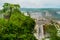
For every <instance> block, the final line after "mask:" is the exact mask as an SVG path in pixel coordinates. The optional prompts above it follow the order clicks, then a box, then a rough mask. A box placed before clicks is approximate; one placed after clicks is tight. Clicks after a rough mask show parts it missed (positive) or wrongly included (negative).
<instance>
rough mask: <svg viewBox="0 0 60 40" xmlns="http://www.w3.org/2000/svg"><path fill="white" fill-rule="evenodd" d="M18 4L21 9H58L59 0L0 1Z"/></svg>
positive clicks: (0, 1) (1, 1)
mask: <svg viewBox="0 0 60 40" xmlns="http://www.w3.org/2000/svg"><path fill="white" fill-rule="evenodd" d="M5 2H7V3H14V4H20V5H21V7H23V8H60V0H0V5H2V4H3V3H5Z"/></svg>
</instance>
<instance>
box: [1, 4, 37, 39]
mask: <svg viewBox="0 0 60 40" xmlns="http://www.w3.org/2000/svg"><path fill="white" fill-rule="evenodd" d="M5 5H6V6H7V5H8V4H5ZM15 6H16V5H15ZM6 11H7V10H6ZM34 26H35V21H34V20H33V19H32V18H30V17H29V16H25V15H23V14H22V13H21V12H20V11H19V12H18V11H17V10H14V11H13V12H12V14H11V17H10V19H9V21H8V19H0V40H36V38H35V37H34V35H33V30H34Z"/></svg>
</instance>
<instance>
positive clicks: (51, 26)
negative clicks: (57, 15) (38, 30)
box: [45, 23, 60, 40]
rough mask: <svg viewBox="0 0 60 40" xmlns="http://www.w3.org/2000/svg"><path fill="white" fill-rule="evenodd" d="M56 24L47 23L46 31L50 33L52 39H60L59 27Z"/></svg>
mask: <svg viewBox="0 0 60 40" xmlns="http://www.w3.org/2000/svg"><path fill="white" fill-rule="evenodd" d="M54 24H55V23H51V24H47V25H45V31H46V32H47V33H49V35H50V40H60V37H58V36H57V29H56V27H55V25H54Z"/></svg>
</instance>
